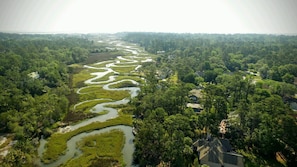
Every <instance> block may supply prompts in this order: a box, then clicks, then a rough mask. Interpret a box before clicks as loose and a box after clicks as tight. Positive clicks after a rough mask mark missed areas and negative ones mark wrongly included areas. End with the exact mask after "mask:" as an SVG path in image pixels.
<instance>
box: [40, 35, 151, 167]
mask: <svg viewBox="0 0 297 167" xmlns="http://www.w3.org/2000/svg"><path fill="white" fill-rule="evenodd" d="M112 44H114V46H115V47H118V48H117V49H119V50H120V49H121V50H123V51H126V52H131V53H132V54H133V55H134V56H130V57H125V58H124V57H122V56H118V57H117V60H116V61H104V62H98V63H96V64H97V65H98V64H106V65H105V67H102V68H97V67H93V66H89V65H85V66H84V68H91V69H98V70H100V71H102V70H105V71H103V72H94V73H91V75H93V76H94V77H93V78H91V79H88V80H86V81H85V84H87V85H101V86H103V89H105V90H112V91H116V90H128V91H129V92H130V98H133V97H135V96H137V94H138V92H139V91H140V89H139V87H125V88H110V87H109V86H111V85H113V84H117V83H119V82H124V81H129V82H132V83H133V84H134V85H139V83H138V82H136V81H134V80H131V79H123V80H120V81H116V82H114V81H115V80H116V76H115V75H114V76H110V77H109V79H108V80H106V81H100V82H96V81H95V80H97V79H99V78H102V77H104V76H105V75H107V74H109V73H114V74H116V73H117V74H118V72H116V71H114V70H113V69H112V67H114V66H115V67H131V66H135V70H137V69H138V68H140V67H141V65H140V63H141V62H147V61H152V59H151V58H149V57H139V56H138V55H139V52H140V50H139V49H137V48H135V47H134V46H129V45H124V44H123V43H121V42H120V41H113V42H112ZM121 61H124V62H121ZM131 63H133V65H132V64H131ZM135 63H139V64H138V65H135ZM129 64H131V65H129ZM87 87H89V86H86V87H83V88H80V89H78V90H77V93H78V94H81V90H83V89H86V88H87ZM130 98H124V99H122V100H118V101H112V100H111V99H93V100H98V101H100V100H110V102H104V103H100V104H97V105H96V106H94V107H93V108H92V109H91V112H95V113H99V112H102V111H104V110H105V111H108V113H107V114H105V115H100V116H97V117H94V118H90V119H87V120H84V121H82V122H80V123H78V124H75V125H71V126H68V127H67V130H68V131H71V130H75V129H78V128H80V127H83V126H86V125H89V124H91V123H92V122H96V121H97V122H98V121H99V122H104V121H107V120H109V119H112V118H115V117H117V116H118V111H117V109H114V108H112V107H106V106H107V105H120V104H127V103H128V102H129V99H130ZM89 101H92V100H89ZM86 102H88V101H83V102H80V103H78V104H76V105H75V106H74V108H75V107H76V106H78V105H80V104H83V103H86ZM113 129H119V130H121V131H123V132H124V134H125V144H124V148H123V150H122V153H123V158H124V162H125V163H126V165H127V166H132V161H133V151H134V144H133V139H134V136H133V134H132V127H130V126H124V125H118V126H111V127H107V128H103V129H100V130H94V131H92V132H88V133H80V134H78V135H76V136H74V137H72V138H71V139H70V140H68V141H67V151H66V153H65V154H64V155H62V156H60V157H59V159H58V160H57V161H55V162H53V163H50V164H44V163H42V162H41V161H39V162H38V164H39V165H40V166H44V167H56V166H59V165H61V164H63V163H65V162H67V161H68V160H70V159H72V158H75V157H77V156H80V155H81V154H82V152H81V151H80V150H79V149H78V148H77V147H76V143H77V142H78V141H80V140H81V139H82V138H84V137H86V136H89V135H95V134H101V133H105V132H109V131H111V130H113ZM46 143H47V141H46V140H44V139H41V140H40V146H39V148H38V156H39V157H42V154H43V152H44V151H45V145H46Z"/></svg>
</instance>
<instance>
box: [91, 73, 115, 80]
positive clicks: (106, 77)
mask: <svg viewBox="0 0 297 167" xmlns="http://www.w3.org/2000/svg"><path fill="white" fill-rule="evenodd" d="M113 75H114V74H113V73H108V74H106V75H104V76H103V77H101V78H98V79H95V80H93V82H101V81H107V80H108V79H109V77H110V76H113Z"/></svg>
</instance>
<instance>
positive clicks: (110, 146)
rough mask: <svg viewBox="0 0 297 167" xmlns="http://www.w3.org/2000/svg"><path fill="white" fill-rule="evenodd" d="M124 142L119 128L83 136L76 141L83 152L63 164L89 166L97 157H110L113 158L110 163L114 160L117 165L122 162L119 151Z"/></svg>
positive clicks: (67, 165) (66, 166)
mask: <svg viewBox="0 0 297 167" xmlns="http://www.w3.org/2000/svg"><path fill="white" fill-rule="evenodd" d="M124 143H125V137H124V133H123V132H122V131H120V130H112V131H110V132H107V133H103V134H99V135H93V136H88V137H85V138H83V139H82V140H81V141H80V142H79V143H78V148H79V149H80V150H81V151H82V152H83V154H82V155H81V156H79V157H78V158H75V159H72V160H70V161H68V162H67V163H66V164H65V165H63V166H65V167H74V166H91V165H92V164H94V163H95V160H96V159H97V158H99V157H100V158H111V159H113V160H114V161H113V162H112V163H115V162H116V164H117V165H119V164H123V163H124V161H123V155H122V152H121V151H122V148H123V146H124ZM109 166H110V165H109ZM112 166H113V165H112Z"/></svg>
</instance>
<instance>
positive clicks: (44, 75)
mask: <svg viewBox="0 0 297 167" xmlns="http://www.w3.org/2000/svg"><path fill="white" fill-rule="evenodd" d="M115 35H118V37H120V38H122V40H125V41H128V42H132V43H136V44H138V45H139V46H141V47H143V48H144V49H145V50H146V51H147V52H149V56H151V55H153V57H154V58H155V60H154V61H153V62H143V63H142V67H141V68H140V69H139V71H137V75H139V76H143V77H145V82H144V84H142V85H141V91H140V92H139V94H138V96H137V97H136V98H134V99H131V102H130V103H129V104H128V105H127V106H125V107H126V108H125V109H126V111H125V112H127V113H128V114H134V115H135V119H134V123H133V126H134V128H135V132H136V136H135V141H134V143H135V148H136V149H135V152H134V159H135V163H137V164H139V165H140V166H146V165H151V166H156V165H159V164H165V165H166V164H167V165H170V166H178V167H180V166H190V165H194V166H195V165H196V166H198V161H197V152H196V150H195V149H193V143H194V142H195V141H196V140H197V139H201V138H206V137H207V136H208V135H209V134H211V135H212V136H213V137H219V138H220V137H222V136H224V137H225V138H227V139H229V140H230V142H231V144H232V146H233V148H234V151H237V152H239V153H241V154H242V155H243V156H244V157H245V159H246V161H245V165H246V166H280V165H283V166H294V165H295V164H296V163H297V159H296V157H297V156H296V151H297V144H296V141H295V140H296V138H297V123H296V115H297V114H296V108H294V107H292V106H294V105H292V104H295V105H296V102H297V99H296V94H297V88H296V77H297V56H296V55H297V36H285V35H260V34H234V35H231V34H229V35H223V34H175V33H140V32H136V33H119V34H115ZM0 39H1V40H0V89H1V91H0V132H1V133H10V134H13V140H17V142H16V144H14V145H13V147H12V149H11V150H10V153H9V154H8V155H7V156H6V157H5V159H4V160H3V164H4V166H22V165H25V166H26V165H27V166H32V165H34V164H35V163H34V162H35V160H36V157H37V156H36V147H37V145H38V142H36V140H38V139H39V138H40V137H41V136H44V137H48V136H51V134H52V133H53V132H54V130H55V129H56V128H57V127H58V123H59V122H60V121H62V120H63V119H64V118H65V117H66V115H67V113H68V112H69V110H70V106H71V105H73V104H72V103H73V102H72V100H73V96H71V94H73V87H72V86H73V84H72V83H71V82H72V80H71V79H72V78H71V76H72V74H73V73H74V72H75V69H74V68H72V67H73V65H74V64H76V65H77V64H79V63H80V64H83V63H94V59H88V58H90V57H91V56H92V55H94V54H97V53H98V52H108V49H106V47H105V46H101V45H100V44H99V43H98V42H94V39H96V38H95V35H80V34H72V35H68V34H57V35H38V34H35V35H28V34H5V33H0ZM115 52H117V51H115ZM103 55H104V54H103ZM101 56H102V55H101ZM104 56H105V57H101V60H108V59H109V58H110V57H109V56H114V57H116V56H117V54H113V55H112V54H105V55H104ZM77 84H78V85H79V86H78V87H81V85H80V84H83V83H80V82H79V83H77ZM193 90H196V91H199V92H200V94H199V98H198V99H196V100H193V99H191V98H190V95H191V94H190V92H191V91H193ZM188 103H195V104H199V106H202V107H203V109H202V110H200V111H199V112H197V111H195V110H194V109H192V108H191V107H188V106H187V104H188ZM293 109H295V110H293ZM123 111H124V110H123ZM82 119H83V118H82ZM222 120H227V122H228V128H227V132H226V133H225V134H224V135H222V134H221V133H220V131H219V128H218V126H219V124H220V122H221V121H222ZM277 154H278V155H279V154H281V155H283V157H285V158H284V159H283V161H279V162H277V161H276V159H277V158H276V155H277Z"/></svg>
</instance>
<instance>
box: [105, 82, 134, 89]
mask: <svg viewBox="0 0 297 167" xmlns="http://www.w3.org/2000/svg"><path fill="white" fill-rule="evenodd" d="M136 86H137V85H135V84H133V83H132V82H131V81H123V82H119V83H117V84H113V85H110V86H109V88H126V87H136Z"/></svg>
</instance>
